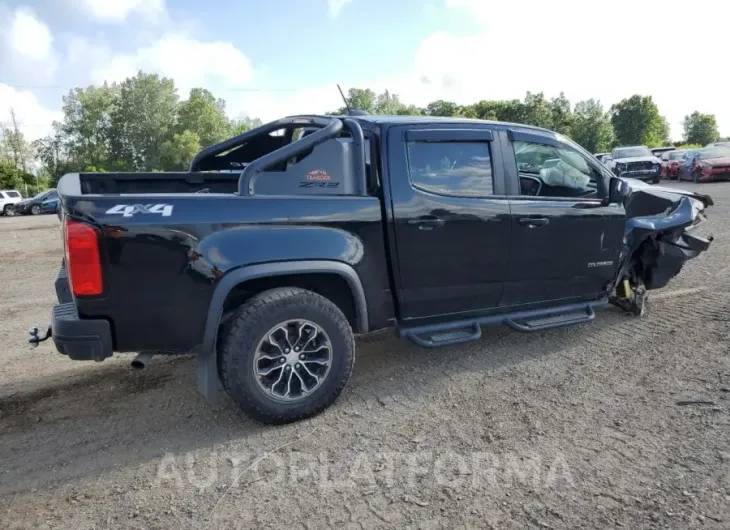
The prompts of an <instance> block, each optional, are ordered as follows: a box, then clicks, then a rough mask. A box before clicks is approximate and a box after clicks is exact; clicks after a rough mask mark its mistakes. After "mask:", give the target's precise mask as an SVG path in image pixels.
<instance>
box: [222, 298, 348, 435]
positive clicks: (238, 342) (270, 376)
mask: <svg viewBox="0 0 730 530" xmlns="http://www.w3.org/2000/svg"><path fill="white" fill-rule="evenodd" d="M354 363H355V338H354V336H353V333H352V329H351V327H350V324H349V323H348V321H347V318H346V317H345V315H344V314H343V313H342V311H340V309H339V308H338V307H337V306H336V305H335V304H333V303H332V302H331V301H330V300H328V299H327V298H324V297H323V296H320V295H318V294H316V293H313V292H311V291H307V290H304V289H299V288H293V287H291V288H278V289H272V290H270V291H265V292H263V293H261V294H259V295H257V296H255V297H253V298H252V299H250V300H249V301H247V302H246V303H245V304H244V305H243V306H242V307H241V308H239V309H238V311H237V313H236V315H235V316H234V317H233V319H232V323H231V324H230V326H229V328H228V332H227V334H226V336H225V338H224V340H223V345H222V348H221V349H220V351H219V353H218V368H219V374H220V377H221V382H222V384H223V387H224V388H225V389H226V391H227V392H228V393H229V394H230V395H231V397H232V398H233V399H234V401H236V403H237V404H238V405H239V406H240V407H241V409H243V411H244V412H246V413H247V414H249V415H250V416H252V417H253V418H255V419H257V420H259V421H261V422H264V423H288V422H292V421H296V420H300V419H304V418H307V417H310V416H313V415H315V414H318V413H320V412H322V411H323V410H324V409H326V408H327V407H329V406H330V405H331V404H332V403H333V402H334V401H335V400H336V399H337V397H338V396H339V395H340V393H341V392H342V390H343V389H344V388H345V384H346V383H347V380H348V379H349V378H350V374H351V373H352V368H353V365H354Z"/></svg>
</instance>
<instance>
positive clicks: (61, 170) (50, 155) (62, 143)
mask: <svg viewBox="0 0 730 530" xmlns="http://www.w3.org/2000/svg"><path fill="white" fill-rule="evenodd" d="M53 128H54V133H53V134H52V135H49V136H46V137H44V138H41V139H39V140H36V141H35V142H33V146H34V148H35V151H36V153H37V155H38V161H39V162H40V175H41V176H42V177H43V178H44V179H45V180H47V181H48V182H49V183H51V184H52V185H53V186H55V185H56V184H57V183H58V179H59V178H61V177H62V176H63V175H64V174H66V173H70V172H72V171H77V170H79V169H81V168H80V167H78V166H74V164H73V162H72V161H71V157H70V155H69V150H68V144H67V140H66V137H65V136H64V133H63V131H62V129H61V125H60V124H59V123H54V124H53Z"/></svg>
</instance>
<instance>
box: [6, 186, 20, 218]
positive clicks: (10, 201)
mask: <svg viewBox="0 0 730 530" xmlns="http://www.w3.org/2000/svg"><path fill="white" fill-rule="evenodd" d="M22 200H23V196H22V195H21V194H20V192H18V191H16V190H0V214H2V215H8V216H10V215H15V205H16V204H18V203H19V202H20V201H22Z"/></svg>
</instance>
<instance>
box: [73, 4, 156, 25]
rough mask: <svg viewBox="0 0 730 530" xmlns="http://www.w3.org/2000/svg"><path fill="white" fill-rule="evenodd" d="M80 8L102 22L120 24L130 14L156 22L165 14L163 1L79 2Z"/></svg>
mask: <svg viewBox="0 0 730 530" xmlns="http://www.w3.org/2000/svg"><path fill="white" fill-rule="evenodd" d="M80 1H81V7H82V8H83V9H84V10H85V11H86V12H87V13H89V14H90V15H91V16H92V17H94V18H95V19H97V20H99V21H102V22H109V23H120V22H124V21H125V20H127V18H128V17H129V16H131V15H132V14H139V15H141V16H142V17H144V18H146V19H147V20H150V21H156V20H158V19H159V17H160V16H161V15H163V14H164V12H165V0H80Z"/></svg>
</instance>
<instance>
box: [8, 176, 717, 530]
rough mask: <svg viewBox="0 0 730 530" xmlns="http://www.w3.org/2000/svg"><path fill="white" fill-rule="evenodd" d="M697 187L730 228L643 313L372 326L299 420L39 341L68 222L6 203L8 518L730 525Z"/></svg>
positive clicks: (170, 374) (146, 523) (65, 522)
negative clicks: (37, 327) (548, 324)
mask: <svg viewBox="0 0 730 530" xmlns="http://www.w3.org/2000/svg"><path fill="white" fill-rule="evenodd" d="M682 187H684V188H692V187H694V185H693V184H686V183H682ZM700 187H701V189H702V190H703V191H705V192H707V193H710V194H712V195H713V197H714V198H715V201H716V203H717V205H716V206H715V207H714V208H712V209H711V211H710V219H709V221H708V223H706V225H705V229H706V230H709V231H712V232H714V233H715V235H716V236H720V237H717V239H716V241H715V242H714V243H713V246H712V247H711V249H710V251H709V252H708V253H706V254H704V255H702V256H701V257H700V258H698V259H697V260H694V261H692V262H691V263H689V264H688V265H687V267H686V268H685V270H683V271H682V273H681V274H680V276H679V277H677V278H676V279H675V280H673V282H672V283H671V284H670V285H669V286H668V287H667V288H666V289H664V290H662V291H657V292H654V293H652V297H651V298H650V307H649V311H648V314H647V315H646V316H645V317H643V318H641V319H634V318H631V317H628V316H627V315H625V314H623V313H621V312H620V311H619V310H617V309H615V308H609V309H604V310H601V311H600V312H599V313H598V315H597V318H596V321H595V322H594V323H593V324H591V325H584V326H579V327H573V328H566V329H560V330H553V331H548V332H544V333H536V334H528V335H525V334H519V333H513V332H510V331H508V330H506V329H503V328H491V329H485V330H484V334H483V338H482V340H481V341H479V342H476V343H470V344H468V345H466V346H463V345H462V346H459V347H451V348H444V349H440V350H433V351H432V350H421V349H418V348H417V347H415V346H414V345H412V344H410V343H407V342H402V341H399V340H396V339H395V338H393V337H392V335H391V334H388V333H386V334H380V335H376V336H371V337H367V338H365V339H362V340H360V341H359V344H358V361H357V365H356V373H355V375H354V376H353V378H352V379H351V381H350V385H349V386H348V388H347V389H346V391H345V393H344V394H343V396H342V397H341V398H340V400H339V401H338V402H337V403H336V404H335V406H333V407H332V408H330V409H329V410H328V411H326V412H325V413H324V414H322V415H320V416H318V417H316V418H314V419H311V420H308V421H304V422H300V423H297V424H294V425H288V426H283V427H265V426H261V425H258V424H255V423H253V422H251V421H250V420H248V419H247V418H246V417H245V416H244V415H243V414H242V413H240V412H239V411H238V410H237V409H236V407H235V406H234V405H233V403H232V402H231V401H230V400H229V399H228V398H224V399H223V400H222V402H221V403H220V404H219V405H218V406H216V407H210V406H208V405H207V404H206V403H205V402H204V401H203V399H202V398H201V397H200V396H198V394H197V390H196V385H195V361H194V359H192V358H188V357H181V358H158V359H155V360H154V361H153V363H152V365H151V366H150V367H149V368H148V369H147V370H145V371H142V372H133V371H131V370H130V368H129V361H130V360H131V357H130V356H125V355H119V356H115V357H114V358H113V359H110V360H107V361H105V362H104V363H101V364H95V363H75V362H72V361H68V360H66V359H65V358H64V357H62V356H60V355H58V354H55V353H54V350H53V349H52V346H51V345H49V344H48V343H46V344H42V345H41V346H40V347H39V348H37V349H36V350H32V351H31V350H29V349H28V347H27V345H26V344H25V333H26V330H27V328H28V327H29V325H31V324H45V323H46V322H47V318H48V313H49V310H50V307H51V305H52V304H53V301H54V294H53V279H54V277H55V273H56V270H57V267H58V265H59V262H60V258H61V245H60V238H59V233H58V221H57V219H56V218H55V217H54V216H43V217H34V218H28V217H25V218H0V234H1V237H2V239H1V240H2V245H0V265H1V267H0V286H2V292H3V297H2V301H1V302H0V304H2V311H1V312H0V322H1V324H2V325H1V326H0V339H1V342H0V343H1V344H2V347H0V359H2V363H1V364H0V528H73V529H83V528H119V527H127V528H176V529H179V528H201V527H230V526H234V525H235V526H237V527H249V528H250V527H260V528H281V527H290V528H328V527H337V528H340V529H341V528H375V527H381V528H458V527H481V528H499V529H505V528H506V529H510V528H548V529H549V528H606V527H623V528H632V529H633V528H729V527H730V443H729V442H728V440H730V421H729V410H730V407H729V405H730V358H729V356H728V345H727V344H728V343H727V340H728V336H729V335H730V327H729V325H728V309H730V275H729V274H728V270H730V245H729V244H728V239H727V238H724V237H722V236H723V233H724V231H725V230H724V227H725V226H726V223H728V222H730V208H729V207H728V205H730V184H710V185H700Z"/></svg>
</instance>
